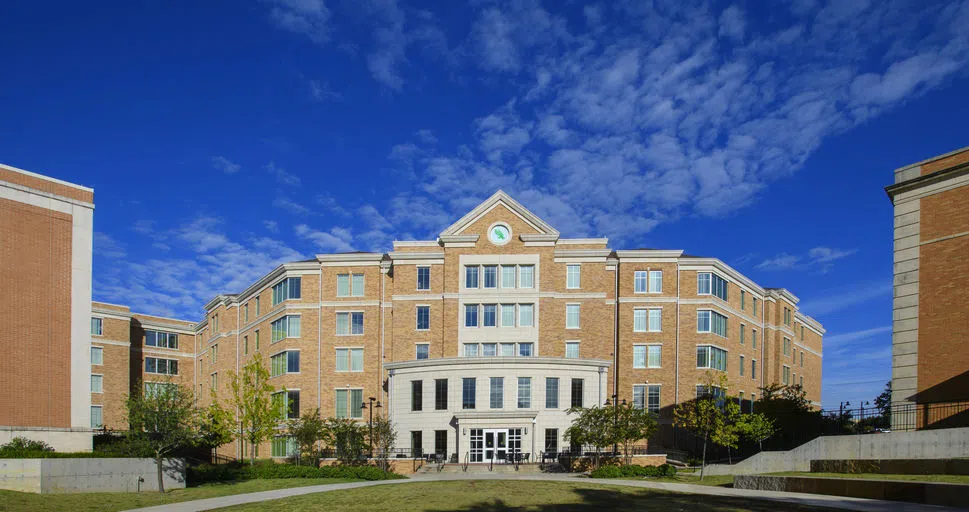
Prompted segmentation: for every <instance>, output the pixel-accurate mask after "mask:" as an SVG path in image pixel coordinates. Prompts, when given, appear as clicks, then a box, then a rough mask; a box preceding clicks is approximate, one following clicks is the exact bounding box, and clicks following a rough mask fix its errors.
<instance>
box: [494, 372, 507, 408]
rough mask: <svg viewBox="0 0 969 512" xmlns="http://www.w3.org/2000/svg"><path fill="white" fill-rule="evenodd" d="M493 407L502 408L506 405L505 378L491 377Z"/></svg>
mask: <svg viewBox="0 0 969 512" xmlns="http://www.w3.org/2000/svg"><path fill="white" fill-rule="evenodd" d="M490 405H491V408H492V409H501V408H503V407H504V406H505V379H504V378H503V377H491V404H490Z"/></svg>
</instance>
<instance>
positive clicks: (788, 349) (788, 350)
mask: <svg viewBox="0 0 969 512" xmlns="http://www.w3.org/2000/svg"><path fill="white" fill-rule="evenodd" d="M784 355H785V356H788V357H790V355H791V339H790V338H784Z"/></svg>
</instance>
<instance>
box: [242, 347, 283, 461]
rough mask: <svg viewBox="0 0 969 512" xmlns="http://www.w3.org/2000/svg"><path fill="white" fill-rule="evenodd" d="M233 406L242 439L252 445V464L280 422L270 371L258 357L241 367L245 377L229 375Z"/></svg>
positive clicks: (250, 452) (250, 447)
mask: <svg viewBox="0 0 969 512" xmlns="http://www.w3.org/2000/svg"><path fill="white" fill-rule="evenodd" d="M229 383H230V387H231V389H232V405H233V406H235V408H236V411H237V413H238V415H239V437H240V438H241V439H244V440H245V441H246V442H248V443H249V463H250V464H254V463H255V461H256V447H257V446H259V443H261V442H263V441H265V440H267V439H269V437H270V436H272V434H273V432H274V431H275V427H276V425H277V424H278V423H279V421H280V414H279V409H278V408H277V407H275V404H274V403H273V398H272V395H273V392H275V389H274V388H273V386H272V384H269V370H268V369H267V368H266V366H265V365H264V364H263V363H262V360H261V359H260V358H258V357H256V358H253V359H252V361H250V362H248V363H246V365H245V366H244V367H242V375H239V374H236V373H235V372H229Z"/></svg>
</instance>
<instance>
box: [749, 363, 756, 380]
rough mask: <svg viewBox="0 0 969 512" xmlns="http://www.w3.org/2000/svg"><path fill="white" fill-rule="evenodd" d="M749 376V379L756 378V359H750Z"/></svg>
mask: <svg viewBox="0 0 969 512" xmlns="http://www.w3.org/2000/svg"><path fill="white" fill-rule="evenodd" d="M750 378H751V379H756V378H757V360H756V359H751V360H750Z"/></svg>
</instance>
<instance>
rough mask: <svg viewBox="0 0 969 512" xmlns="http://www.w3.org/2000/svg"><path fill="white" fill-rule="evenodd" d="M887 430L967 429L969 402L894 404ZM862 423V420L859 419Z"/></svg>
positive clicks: (968, 424)
mask: <svg viewBox="0 0 969 512" xmlns="http://www.w3.org/2000/svg"><path fill="white" fill-rule="evenodd" d="M889 416H890V418H891V421H890V422H889V425H888V428H889V429H890V430H891V431H893V432H907V431H912V430H932V429H941V428H958V427H969V401H960V402H942V403H931V404H915V403H910V402H901V403H894V404H892V406H891V410H890V411H889ZM861 421H864V418H861Z"/></svg>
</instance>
